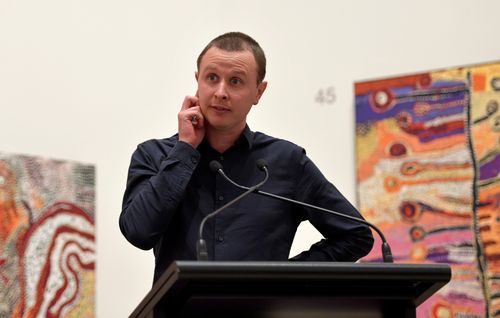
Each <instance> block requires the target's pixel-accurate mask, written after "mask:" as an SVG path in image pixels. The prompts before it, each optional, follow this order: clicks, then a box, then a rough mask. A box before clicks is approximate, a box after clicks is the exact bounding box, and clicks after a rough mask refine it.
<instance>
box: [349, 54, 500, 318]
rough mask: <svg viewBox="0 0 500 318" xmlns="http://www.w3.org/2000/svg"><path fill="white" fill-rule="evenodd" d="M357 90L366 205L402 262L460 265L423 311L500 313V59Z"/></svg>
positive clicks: (362, 204)
mask: <svg viewBox="0 0 500 318" xmlns="http://www.w3.org/2000/svg"><path fill="white" fill-rule="evenodd" d="M355 95H356V96H355V101H356V153H357V154H356V170H357V190H358V207H359V208H360V210H361V212H362V214H363V215H364V216H365V217H366V218H367V220H368V221H371V222H373V223H375V224H376V225H378V226H379V227H380V228H381V229H382V231H383V232H384V233H385V235H386V237H387V240H388V241H389V243H390V244H391V247H392V251H393V254H394V259H395V262H398V263H433V262H435V263H447V264H449V265H450V266H451V268H452V273H453V274H452V280H451V282H450V283H449V284H448V285H446V286H445V287H444V288H442V289H441V290H440V291H439V292H438V293H437V294H436V295H434V296H433V297H432V298H431V299H430V300H428V301H426V302H425V303H424V304H422V305H421V306H420V307H419V308H418V310H417V315H418V317H469V318H472V317H500V203H499V202H500V178H499V170H500V110H499V104H500V63H487V64H481V65H472V66H467V67H457V68H450V69H446V70H438V71H432V72H423V73H420V74H414V75H407V76H398V77H392V78H384V79H379V80H371V81H364V82H358V83H356V84H355ZM377 243H378V244H380V241H378V242H376V244H377ZM380 260H381V258H380V255H379V253H378V249H374V250H373V251H372V253H370V254H369V255H368V256H367V257H366V258H364V261H380Z"/></svg>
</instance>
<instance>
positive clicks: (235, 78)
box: [231, 77, 241, 85]
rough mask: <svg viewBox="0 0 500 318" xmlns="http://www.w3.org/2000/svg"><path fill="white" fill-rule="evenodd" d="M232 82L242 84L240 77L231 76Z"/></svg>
mask: <svg viewBox="0 0 500 318" xmlns="http://www.w3.org/2000/svg"><path fill="white" fill-rule="evenodd" d="M231 84H233V85H238V84H241V79H239V78H237V77H233V78H231Z"/></svg>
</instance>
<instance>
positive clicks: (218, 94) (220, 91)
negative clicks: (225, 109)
mask: <svg viewBox="0 0 500 318" xmlns="http://www.w3.org/2000/svg"><path fill="white" fill-rule="evenodd" d="M215 98H217V99H223V100H226V99H227V98H228V94H227V89H226V83H224V82H223V81H221V82H220V83H219V85H217V89H216V90H215Z"/></svg>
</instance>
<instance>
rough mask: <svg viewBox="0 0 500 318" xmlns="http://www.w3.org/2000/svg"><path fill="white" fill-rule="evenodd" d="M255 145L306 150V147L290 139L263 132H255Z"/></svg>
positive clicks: (289, 149)
mask: <svg viewBox="0 0 500 318" xmlns="http://www.w3.org/2000/svg"><path fill="white" fill-rule="evenodd" d="M254 145H255V146H257V147H259V146H260V147H276V148H279V149H280V150H288V151H299V152H304V153H305V149H304V148H302V147H301V146H299V145H297V144H295V143H294V142H291V141H289V140H286V139H283V138H278V137H273V136H270V135H267V134H265V133H263V132H260V131H256V132H254Z"/></svg>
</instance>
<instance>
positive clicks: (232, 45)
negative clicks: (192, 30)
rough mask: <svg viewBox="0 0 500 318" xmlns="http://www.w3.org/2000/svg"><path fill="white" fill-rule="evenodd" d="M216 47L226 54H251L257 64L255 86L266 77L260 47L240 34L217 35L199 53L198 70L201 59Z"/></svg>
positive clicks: (263, 58) (264, 63)
mask: <svg viewBox="0 0 500 318" xmlns="http://www.w3.org/2000/svg"><path fill="white" fill-rule="evenodd" d="M214 46H215V47H216V48H218V49H221V50H224V51H228V52H239V51H245V50H248V51H250V52H252V54H253V57H254V58H255V62H256V63H257V84H259V83H261V82H262V81H263V80H264V77H265V76H266V55H265V54H264V50H262V48H261V47H260V45H259V43H257V41H255V40H254V39H252V38H251V37H250V36H248V35H246V34H244V33H241V32H228V33H224V34H222V35H219V36H218V37H216V38H215V39H213V40H212V41H210V43H208V45H207V46H206V47H205V48H204V49H203V51H201V53H200V55H199V56H198V60H197V61H196V65H197V67H198V69H200V63H201V59H202V58H203V56H204V55H205V53H207V51H208V50H209V49H210V48H211V47H214Z"/></svg>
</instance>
